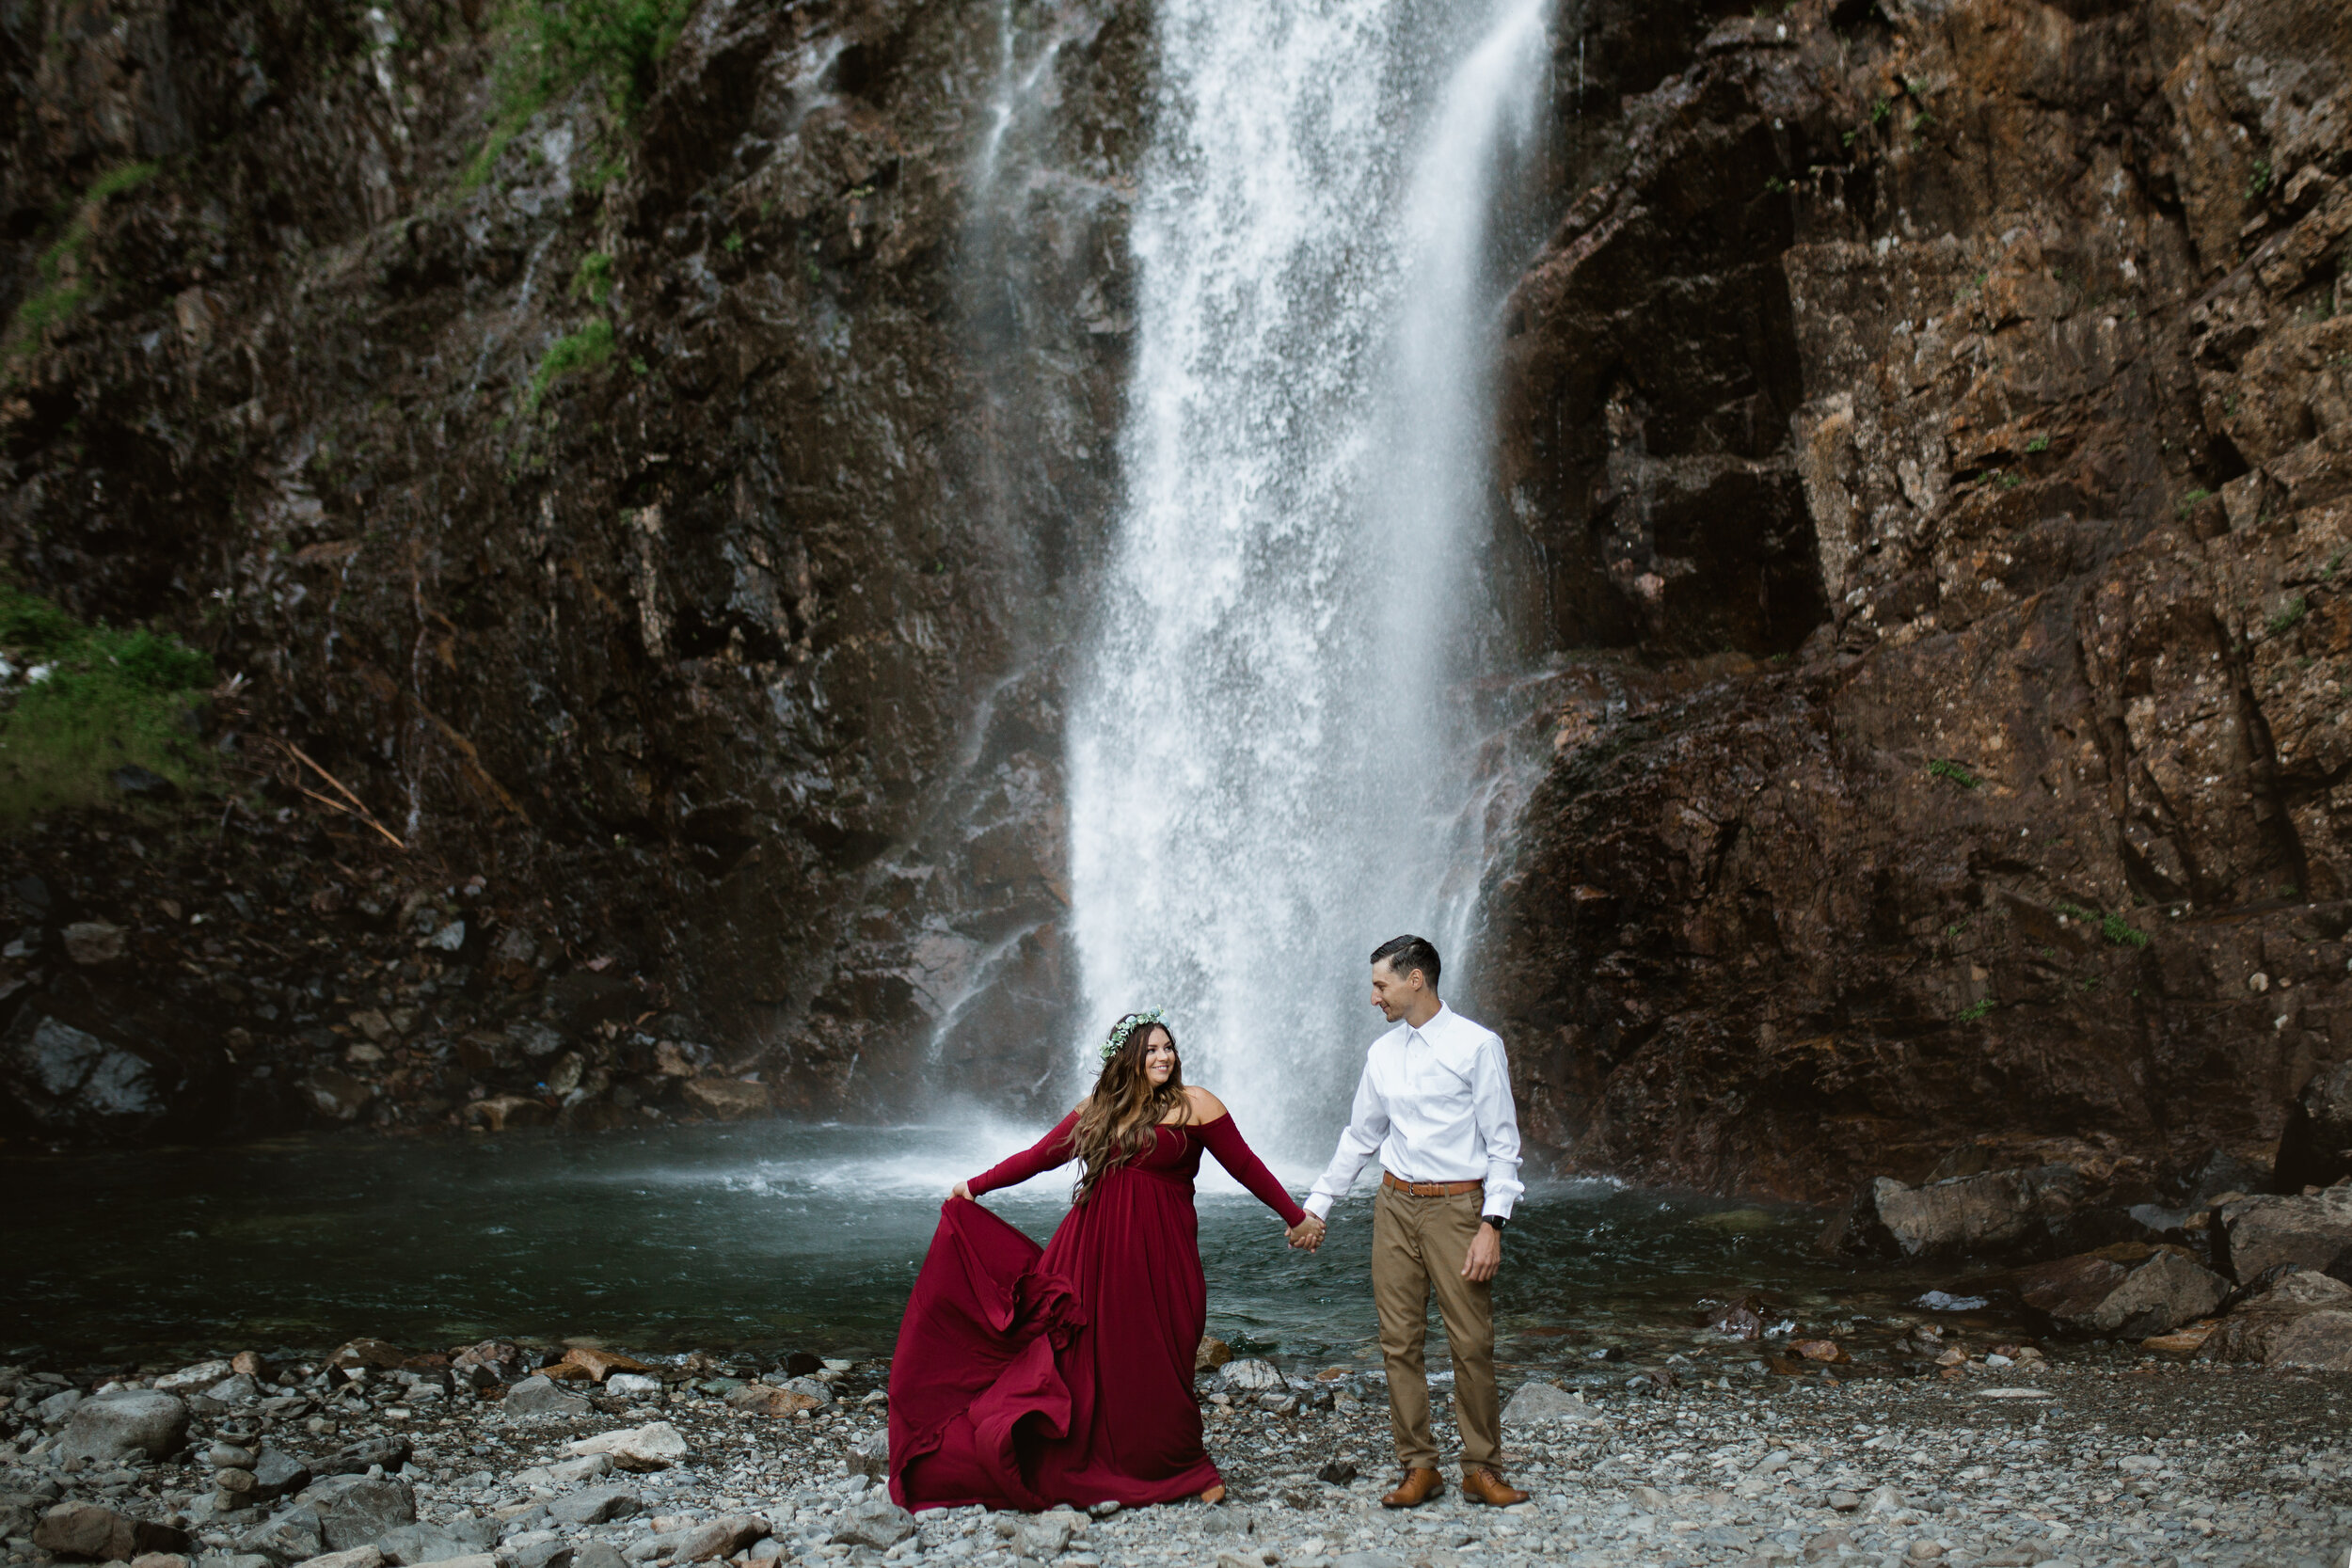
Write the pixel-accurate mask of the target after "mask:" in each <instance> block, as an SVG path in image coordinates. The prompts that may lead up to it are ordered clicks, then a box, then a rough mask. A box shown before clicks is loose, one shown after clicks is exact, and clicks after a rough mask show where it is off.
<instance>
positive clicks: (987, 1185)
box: [970, 1111, 1295, 1223]
mask: <svg viewBox="0 0 2352 1568" xmlns="http://www.w3.org/2000/svg"><path fill="white" fill-rule="evenodd" d="M1077 1125H1078V1113H1077V1112H1075V1111H1073V1112H1071V1113H1070V1114H1069V1115H1068V1116H1066V1117H1062V1118H1061V1120H1059V1121H1057V1122H1056V1123H1055V1124H1054V1130H1053V1131H1052V1132H1048V1133H1046V1134H1045V1136H1043V1137H1041V1138H1040V1139H1038V1141H1037V1142H1035V1143H1033V1144H1031V1145H1030V1146H1029V1147H1028V1148H1025V1149H1023V1150H1022V1151H1021V1152H1020V1153H1018V1154H1016V1155H1014V1156H1013V1157H1012V1158H1011V1159H1009V1160H1006V1161H1004V1162H1002V1163H1000V1164H994V1165H991V1166H990V1167H989V1168H988V1169H986V1170H984V1171H982V1172H981V1173H980V1174H979V1175H977V1176H976V1177H974V1178H973V1179H972V1180H971V1183H970V1185H971V1188H972V1196H974V1197H977V1196H980V1195H981V1194H982V1193H993V1192H994V1191H995V1190H996V1189H997V1188H999V1187H1017V1186H1019V1185H1021V1183H1022V1182H1024V1181H1026V1180H1028V1179H1029V1178H1030V1177H1032V1176H1041V1175H1043V1174H1044V1173H1045V1172H1047V1171H1049V1170H1052V1169H1053V1168H1054V1167H1055V1166H1056V1165H1060V1164H1068V1163H1069V1162H1070V1160H1071V1158H1072V1156H1073V1155H1075V1154H1076V1153H1077V1150H1076V1149H1075V1148H1073V1147H1072V1146H1071V1141H1070V1133H1071V1131H1072V1129H1073V1128H1075V1127H1076V1126H1077ZM1245 1152H1247V1151H1246V1150H1245ZM1220 1158H1222V1156H1220ZM1227 1168H1228V1169H1231V1168H1232V1167H1230V1166H1229V1167H1227ZM1294 1223H1295V1222H1294Z"/></svg>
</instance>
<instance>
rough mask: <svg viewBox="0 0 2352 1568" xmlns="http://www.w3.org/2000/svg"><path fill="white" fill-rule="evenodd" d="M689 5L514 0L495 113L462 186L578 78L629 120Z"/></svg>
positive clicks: (675, 1)
mask: <svg viewBox="0 0 2352 1568" xmlns="http://www.w3.org/2000/svg"><path fill="white" fill-rule="evenodd" d="M691 8H692V0H516V3H515V4H514V5H513V6H512V7H510V8H509V9H508V11H507V14H506V21H505V35H506V48H505V52H504V53H503V54H502V55H501V56H500V59H499V68H498V105H499V108H498V119H497V120H496V121H495V122H494V123H493V124H492V126H491V129H490V135H489V138H488V139H487V140H486V141H485V142H484V143H483V144H482V150H481V151H480V152H478V153H476V154H475V155H474V160H473V162H472V163H471V164H469V165H468V166H467V167H466V173H465V180H464V182H465V184H466V186H467V187H468V188H469V189H471V188H472V187H473V186H476V185H479V184H481V183H482V182H484V181H485V180H487V179H488V178H489V177H490V171H491V169H492V168H494V167H496V166H497V164H498V160H499V154H500V153H501V152H503V151H505V150H506V144H507V143H508V142H510V141H512V140H514V139H515V136H516V133H517V132H519V131H521V130H522V128H523V127H524V126H525V125H527V124H529V123H530V121H531V117H532V115H535V114H537V113H538V112H539V111H540V110H541V109H542V108H544V107H546V106H547V105H548V103H552V102H553V101H554V100H555V99H557V98H560V97H562V96H563V95H564V93H567V92H569V91H571V90H572V89H573V88H574V87H579V86H580V85H581V84H582V83H588V82H594V83H596V84H597V85H599V86H601V87H603V89H604V96H605V103H606V104H607V106H608V107H610V108H611V110H612V114H613V117H614V118H615V119H618V120H619V121H621V123H623V124H627V123H628V121H630V120H631V119H635V118H636V115H637V111H638V110H640V109H642V108H644V105H645V102H646V100H647V99H650V98H651V97H652V96H653V89H654V82H655V72H656V71H657V70H658V68H659V67H660V64H661V57H662V56H663V55H667V54H668V53H669V52H670V46H671V45H672V44H674V43H675V42H676V41H677V36H678V31H679V29H680V28H682V27H683V26H685V24H686V16H687V12H688V11H689V10H691Z"/></svg>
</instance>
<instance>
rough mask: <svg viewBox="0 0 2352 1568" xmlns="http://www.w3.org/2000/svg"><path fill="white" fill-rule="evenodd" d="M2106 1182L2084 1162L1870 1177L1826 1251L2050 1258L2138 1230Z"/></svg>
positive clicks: (1830, 1233)
mask: <svg viewBox="0 0 2352 1568" xmlns="http://www.w3.org/2000/svg"><path fill="white" fill-rule="evenodd" d="M2110 1196H2111V1195H2109V1194H2108V1193H2107V1192H2106V1191H2105V1187H2104V1184H2103V1183H2101V1182H2099V1181H2097V1180H2093V1179H2092V1177H2091V1176H2090V1175H2089V1174H2087V1173H2086V1172H2085V1171H2083V1170H2082V1169H2081V1168H2080V1167H2078V1166H2074V1165H2071V1164H2044V1165H2035V1166H2027V1167H2021V1168H2016V1169H2010V1170H1990V1171H1981V1172H1978V1173H1976V1174H1973V1175H1968V1176H1957V1177H1952V1178H1949V1179H1947V1180H1941V1181H1928V1182H1923V1183H1921V1184H1920V1185H1918V1186H1915V1187H1914V1186H1908V1185H1906V1184H1904V1183H1903V1182H1900V1181H1897V1180H1894V1179H1892V1178H1891V1177H1883V1176H1882V1177H1879V1178H1877V1179H1876V1180H1872V1181H1869V1182H1867V1183H1866V1184H1865V1185H1864V1186H1863V1188H1862V1190H1861V1191H1860V1192H1858V1193H1856V1194H1855V1195H1854V1197H1853V1201H1852V1202H1851V1204H1849V1205H1848V1206H1847V1208H1846V1209H1845V1211H1844V1212H1841V1213H1840V1214H1838V1215H1837V1217H1836V1218H1835V1219H1833V1220H1832V1221H1831V1222H1830V1223H1829V1225H1828V1227H1826V1228H1824V1229H1823V1231H1822V1232H1821V1236H1820V1241H1819V1243H1817V1245H1818V1246H1819V1247H1820V1250H1821V1251H1823V1252H1828V1253H1834V1254H1839V1255H1844V1256H1848V1257H1883V1258H1964V1257H1998V1256H2010V1257H2019V1256H2023V1257H2027V1258H2032V1257H2047V1256H2049V1255H2050V1254H2051V1253H2053V1252H2064V1251H2070V1250H2073V1249H2075V1248H2080V1247H2084V1246H2090V1245H2096V1244H2100V1243H2112V1242H2116V1241H2122V1240H2127V1239H2131V1238H2132V1237H2133V1236H2134V1235H2135V1234H2136V1233H2137V1232H2138V1231H2139V1227H2137V1226H2136V1225H2134V1224H2133V1223H2132V1222H2131V1220H2130V1218H2129V1216H2128V1215H2126V1214H2124V1213H2123V1212H2122V1211H2121V1210H2114V1211H2112V1212H2110V1211H2109V1209H2108V1208H2106V1206H2105V1201H2106V1199H2107V1198H2109V1197H2110Z"/></svg>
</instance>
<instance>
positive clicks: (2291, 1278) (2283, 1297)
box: [2197, 1269, 2352, 1362]
mask: <svg viewBox="0 0 2352 1568" xmlns="http://www.w3.org/2000/svg"><path fill="white" fill-rule="evenodd" d="M2319 1312H2329V1313H2346V1312H2352V1285H2346V1284H2344V1282H2343V1281H2342V1280H2340V1279H2331V1278H2329V1277H2328V1275H2324V1274H2316V1273H2313V1272H2312V1271H2311V1270H2309V1269H2296V1270H2295V1271H2293V1272H2291V1273H2289V1274H2287V1275H2284V1276H2283V1277H2281V1278H2280V1279H2278V1280H2276V1281H2275V1282H2273V1283H2272V1284H2271V1285H2270V1286H2269V1287H2268V1288H2267V1289H2265V1290H2263V1291H2259V1292H2257V1293H2256V1294H2254V1295H2253V1296H2252V1297H2250V1298H2249V1299H2248V1300H2247V1301H2246V1302H2244V1303H2243V1304H2241V1305H2240V1306H2239V1307H2237V1308H2236V1310H2234V1311H2233V1312H2232V1313H2231V1314H2230V1315H2229V1316H2228V1317H2226V1318H2224V1319H2222V1320H2221V1323H2219V1325H2218V1326H2217V1327H2216V1328H2215V1329H2214V1331H2213V1332H2212V1333H2211V1334H2209V1335H2207V1336H2206V1337H2205V1342H2204V1343H2203V1344H2202V1345H2201V1346H2199V1347H2198V1351H2197V1358H2198V1359H2199V1360H2201V1361H2262V1362H2268V1361H2270V1360H2271V1358H2272V1357H2273V1356H2274V1355H2275V1354H2278V1346H2279V1343H2280V1339H2281V1338H2283V1337H2285V1335H2286V1334H2287V1332H2288V1331H2289V1330H2290V1329H2292V1328H2294V1327H2295V1326H2296V1323H2300V1322H2301V1321H2302V1320H2303V1319H2304V1318H2307V1317H2310V1316H2312V1314H2314V1313H2319ZM2311 1349H2312V1345H2311V1344H2310V1343H2308V1342H2306V1343H2304V1344H2303V1345H2301V1346H2300V1351H2301V1352H2304V1353H2308V1352H2309V1351H2311Z"/></svg>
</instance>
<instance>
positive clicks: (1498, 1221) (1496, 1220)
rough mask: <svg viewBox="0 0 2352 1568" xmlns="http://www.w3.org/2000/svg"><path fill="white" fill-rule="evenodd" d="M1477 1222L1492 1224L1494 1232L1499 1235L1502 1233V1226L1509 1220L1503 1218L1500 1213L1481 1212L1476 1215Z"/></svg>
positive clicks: (1508, 1222) (1507, 1223)
mask: <svg viewBox="0 0 2352 1568" xmlns="http://www.w3.org/2000/svg"><path fill="white" fill-rule="evenodd" d="M1478 1223H1479V1224H1481V1225H1491V1226H1493V1227H1495V1234H1496V1235H1498V1236H1500V1235H1502V1227H1504V1226H1506V1225H1509V1224H1510V1223H1511V1222H1510V1221H1509V1220H1506V1219H1504V1218H1503V1217H1502V1215H1501V1214H1481V1215H1479V1216H1478Z"/></svg>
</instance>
